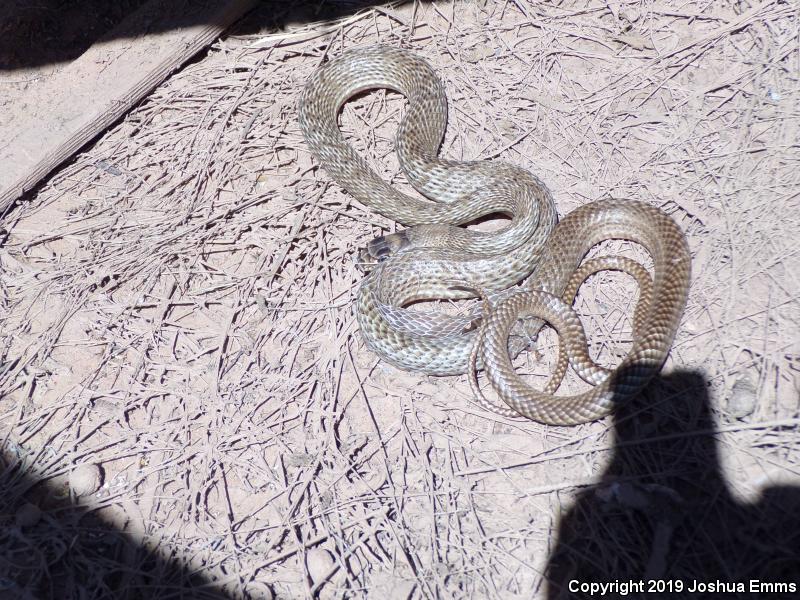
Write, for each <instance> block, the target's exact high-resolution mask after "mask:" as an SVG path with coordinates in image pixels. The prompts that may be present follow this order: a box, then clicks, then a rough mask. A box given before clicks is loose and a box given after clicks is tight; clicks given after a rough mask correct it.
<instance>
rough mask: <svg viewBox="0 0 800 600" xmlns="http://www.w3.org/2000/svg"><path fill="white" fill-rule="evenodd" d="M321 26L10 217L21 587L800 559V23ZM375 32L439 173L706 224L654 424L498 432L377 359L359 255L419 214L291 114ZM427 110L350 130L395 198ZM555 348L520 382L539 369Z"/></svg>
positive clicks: (636, 14) (446, 387)
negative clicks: (439, 125)
mask: <svg viewBox="0 0 800 600" xmlns="http://www.w3.org/2000/svg"><path fill="white" fill-rule="evenodd" d="M734 5H735V6H737V7H738V8H734ZM309 17H310V18H312V19H313V18H314V15H313V13H308V14H306V13H303V14H299V15H297V17H296V24H294V25H292V24H289V25H288V26H287V27H286V28H285V29H284V30H282V31H277V32H272V33H269V34H264V35H239V36H237V35H236V33H235V32H233V33H232V34H231V35H230V36H228V37H226V38H225V39H223V40H221V41H220V42H219V43H218V44H216V45H215V46H214V48H213V49H212V50H211V51H210V52H209V54H208V56H206V57H205V58H203V59H202V60H199V61H197V62H196V63H194V64H191V65H189V66H187V67H186V68H185V69H183V70H181V71H180V72H178V73H176V74H174V76H172V77H171V78H170V79H169V80H168V81H167V82H165V83H164V84H163V85H162V86H160V87H159V88H158V89H157V90H156V91H155V92H154V93H153V94H152V95H151V96H149V97H148V98H147V99H146V100H145V101H144V102H142V104H141V105H140V106H139V107H138V108H137V109H136V110H134V111H132V112H131V113H130V114H129V115H128V116H127V117H126V118H125V120H124V121H123V122H122V123H120V124H119V125H118V126H116V127H114V128H113V129H112V130H110V131H108V132H107V133H106V134H104V135H103V136H102V137H101V138H100V139H98V140H97V142H96V143H95V144H93V145H91V147H88V148H86V150H85V152H83V153H81V154H80V155H78V156H77V157H76V158H75V160H74V161H73V162H72V163H71V164H69V165H67V166H66V167H64V168H63V169H62V170H60V171H59V172H58V173H56V174H54V175H53V176H52V178H51V179H50V180H49V181H48V182H47V183H46V185H44V186H43V187H42V188H41V190H40V191H39V192H38V193H37V194H36V195H35V196H34V197H32V198H31V199H30V201H29V202H26V203H25V204H23V205H21V206H20V207H19V208H18V209H17V210H16V211H15V212H14V213H13V214H12V215H10V217H9V218H8V219H7V220H6V222H5V223H4V224H3V228H2V230H0V234H2V235H0V241H1V244H2V245H0V267H1V268H2V272H1V273H0V332H2V337H1V338H0V397H2V401H0V440H2V443H3V447H2V456H3V459H2V460H3V462H2V463H0V464H1V465H2V466H3V471H2V480H0V482H1V483H2V485H3V498H2V499H0V502H1V503H2V507H3V511H2V513H1V514H0V519H2V522H3V525H4V527H5V526H7V527H5V529H4V532H3V533H0V546H2V547H3V548H4V551H3V552H2V553H0V555H2V556H0V593H7V594H11V595H10V596H8V597H29V598H48V597H106V595H107V594H110V593H111V592H110V590H113V589H115V587H125V588H126V589H127V590H128V592H127V593H128V596H129V597H147V598H178V597H189V595H190V594H189V593H188V592H187V591H186V590H187V589H188V587H189V586H195V591H194V592H192V595H191V597H205V596H203V595H202V594H207V595H208V597H224V598H240V597H245V596H247V597H253V598H270V597H273V596H274V597H277V598H303V597H313V596H320V597H323V598H335V597H342V596H347V597H371V598H393V599H402V598H409V597H417V598H420V597H442V598H530V597H551V598H555V597H560V596H558V594H559V590H561V588H560V587H559V586H560V585H561V584H563V582H564V581H566V580H567V579H568V578H577V579H580V580H586V581H594V580H597V579H598V578H599V577H601V575H602V574H604V579H605V580H608V581H613V580H615V579H618V578H627V577H645V576H647V577H650V578H655V579H658V578H664V577H672V578H675V579H682V580H683V581H686V582H687V584H688V582H689V581H690V580H691V579H692V577H696V578H703V577H710V576H712V575H713V576H719V577H723V578H727V579H726V580H727V581H734V580H738V579H740V578H741V577H745V576H746V575H748V574H752V573H756V574H758V575H759V576H761V577H762V578H769V577H771V578H772V580H774V581H788V579H787V578H788V577H790V574H791V573H792V572H794V573H795V574H796V573H797V572H800V571H793V570H792V569H793V568H794V567H792V568H789V567H787V566H786V565H794V564H795V563H791V561H792V560H793V559H794V558H796V556H797V555H796V553H795V554H793V553H792V552H790V550H789V549H790V548H792V547H793V548H798V547H800V524H798V523H797V514H799V513H798V511H797V510H794V511H791V510H788V509H787V508H786V506H789V505H787V504H786V503H783V504H781V503H780V502H778V503H777V504H773V503H772V500H773V499H774V496H775V495H774V494H773V493H772V491H774V490H776V489H780V490H782V491H783V492H785V494H784V496H785V497H786V498H788V500H787V501H788V502H794V503H795V504H794V505H791V506H796V507H797V508H800V500H798V496H799V495H800V492H798V491H797V490H798V488H797V487H796V486H797V485H798V484H800V467H798V463H800V447H799V446H798V445H800V437H798V435H797V433H798V425H800V415H799V414H798V409H799V403H798V397H799V396H800V383H798V381H799V380H798V376H799V375H800V374H799V373H798V372H799V371H800V326H799V325H798V323H800V319H799V318H798V316H799V315H800V306H799V305H800V300H798V295H799V293H800V280H799V279H798V273H800V255H799V254H798V249H797V243H796V242H797V239H798V233H797V232H798V231H800V198H799V197H798V189H799V188H798V183H800V168H798V167H800V148H799V147H798V145H797V140H798V136H799V134H800V128H799V125H800V112H798V107H799V106H800V83H799V82H798V73H800V52H799V51H798V36H797V31H798V13H797V9H796V8H794V7H792V6H791V3H781V2H772V1H767V2H764V3H762V4H758V5H756V4H747V3H741V4H736V3H730V4H727V3H725V4H724V5H723V4H722V3H720V4H715V3H700V2H695V3H688V4H687V3H681V4H678V3H675V4H669V5H668V4H653V3H647V4H644V3H622V2H608V3H600V4H592V5H591V6H590V7H588V8H587V7H586V3H583V2H574V3H569V2H567V3H560V4H559V5H558V6H557V7H556V6H549V5H540V4H534V3H530V2H527V0H516V1H514V2H478V1H470V2H468V1H463V2H455V3H446V2H437V3H434V4H429V3H422V2H420V3H415V4H409V5H404V6H394V7H391V8H378V9H374V10H366V11H362V12H358V13H356V14H354V15H349V16H346V17H345V18H343V19H342V20H340V21H338V22H336V23H332V24H331V23H319V22H316V23H311V24H306V20H307V19H308V18H309ZM377 42H382V43H387V44H398V45H402V46H404V47H407V48H410V49H413V50H415V51H416V52H418V53H419V54H421V55H423V56H424V57H425V58H427V59H428V60H429V61H430V62H431V63H432V64H433V65H434V66H435V68H436V69H437V71H438V73H439V74H440V75H441V77H442V78H443V80H444V81H445V83H446V87H447V91H448V95H449V101H450V121H449V127H448V134H447V138H446V141H445V144H444V146H443V149H442V153H443V154H444V155H445V156H448V157H452V158H456V159H464V160H467V159H480V160H506V161H510V162H513V163H515V164H518V165H522V166H524V167H526V168H529V169H530V170H532V171H533V172H534V173H536V175H538V176H539V177H540V178H541V179H542V180H543V181H544V182H545V183H546V184H547V185H548V186H549V187H550V188H551V190H552V192H553V194H554V197H555V199H556V203H557V205H558V210H559V214H560V215H564V214H566V213H567V212H569V211H570V210H572V209H574V208H575V207H577V206H580V205H582V204H584V203H586V202H589V201H592V200H595V199H600V198H606V197H627V198H635V199H639V200H643V201H646V202H649V203H651V204H653V205H655V206H659V207H661V208H662V209H663V210H665V211H666V212H668V213H669V214H670V215H671V216H672V217H673V218H674V219H676V221H677V222H678V223H679V224H680V225H681V227H682V228H683V229H684V231H685V232H686V234H687V236H688V239H689V244H690V247H691V251H692V255H693V277H692V288H691V292H690V297H689V303H688V306H687V309H686V313H685V315H684V318H683V322H682V325H681V328H680V330H679V333H678V337H677V340H676V342H675V345H674V348H673V351H672V353H671V357H670V359H669V361H668V363H667V365H666V367H665V371H664V377H662V378H661V380H660V381H658V382H656V383H655V384H654V385H653V389H652V390H651V391H650V392H648V393H646V394H644V395H643V397H642V399H641V401H640V402H639V403H638V404H637V403H634V406H635V409H633V410H632V411H631V410H628V412H626V413H624V414H623V415H622V416H619V415H618V416H617V417H616V418H613V419H612V418H609V419H605V420H603V421H600V422H596V423H592V424H588V425H583V426H578V427H571V428H561V427H547V426H543V425H539V424H536V423H529V422H522V423H520V422H513V421H507V420H504V419H500V418H497V417H495V416H494V415H492V414H488V413H486V412H484V411H483V410H481V409H480V408H479V407H477V406H475V404H473V403H472V402H471V395H470V390H469V385H468V383H467V381H466V378H465V377H459V378H438V379H437V378H426V377H423V376H419V375H415V374H409V373H403V372H400V371H398V370H396V369H394V368H392V367H390V366H388V365H386V364H384V363H382V362H381V361H379V360H378V359H377V358H376V357H375V356H374V355H373V354H371V353H370V352H369V351H368V350H366V348H365V347H364V345H363V343H362V341H361V339H360V336H359V333H358V328H357V325H356V322H355V319H354V316H353V309H352V300H353V295H354V292H355V290H356V287H357V285H358V282H359V280H360V278H361V274H360V273H359V272H358V271H357V270H356V269H355V268H354V266H353V256H354V253H355V251H356V250H357V249H358V248H359V247H360V246H362V245H363V244H365V243H366V242H367V241H368V240H369V239H371V238H372V237H374V236H376V235H379V234H380V233H381V232H385V231H391V230H393V229H394V228H395V227H396V224H393V223H391V222H389V221H388V220H386V219H384V218H382V217H380V216H378V215H376V214H374V213H373V212H371V211H370V210H369V209H367V208H366V207H363V206H360V205H358V204H356V203H355V202H354V201H353V200H352V199H351V198H350V197H349V196H348V195H347V194H346V193H344V192H343V191H342V190H341V189H340V188H339V187H338V186H337V185H335V184H333V183H332V182H331V180H330V179H329V178H328V176H327V175H326V174H325V173H324V172H323V171H321V170H320V169H318V168H317V165H316V163H315V161H314V159H313V157H311V156H310V155H309V152H308V150H307V149H306V147H305V144H304V142H303V138H302V135H301V134H300V131H299V129H298V126H297V120H296V115H297V111H296V103H297V100H298V95H299V90H300V89H301V87H302V85H303V83H304V82H305V80H306V79H307V77H308V76H309V74H310V73H311V72H312V71H313V70H314V69H315V68H316V67H317V66H318V65H319V64H320V62H321V61H323V60H324V59H325V57H327V56H333V55H336V54H338V53H339V52H341V51H342V50H344V49H347V48H350V47H353V46H357V45H363V44H371V43H377ZM403 105H404V104H403V99H402V98H401V97H399V96H398V95H396V94H392V93H388V92H375V93H370V94H366V95H364V96H362V97H360V98H358V99H357V100H355V101H353V102H351V103H349V104H348V105H347V106H346V107H345V109H344V113H343V116H342V124H343V128H344V130H345V131H346V132H347V135H348V137H349V139H350V140H351V141H352V143H353V144H354V145H355V146H356V147H357V148H358V149H359V151H360V152H362V153H363V154H364V155H365V156H366V157H367V158H368V159H369V160H370V161H371V162H372V164H374V165H375V166H376V168H378V169H380V172H382V173H383V174H384V176H385V177H386V179H387V180H389V181H391V182H393V183H395V184H397V185H398V186H400V187H403V188H404V189H405V187H404V186H405V183H404V179H403V175H402V173H401V172H400V170H399V168H398V166H397V162H396V159H395V158H394V156H393V154H392V138H393V135H394V131H395V129H396V126H397V122H398V118H399V115H400V114H401V113H402V110H403ZM608 246H609V247H612V248H622V249H623V250H625V249H626V248H627V245H626V244H622V243H614V244H609V245H608ZM633 289H634V288H633V287H632V286H631V284H630V282H629V281H628V280H627V279H626V278H625V276H623V275H616V274H602V275H598V276H596V277H593V278H592V279H591V280H590V281H589V282H588V283H587V284H586V285H585V286H584V289H583V290H582V294H581V298H580V299H579V302H578V304H577V306H578V309H579V310H580V312H581V314H582V315H583V316H584V318H585V321H586V327H587V329H588V330H589V331H590V332H591V337H592V352H593V353H594V355H595V356H597V357H599V359H600V360H601V361H603V362H604V363H605V364H613V363H614V361H618V360H619V355H620V353H621V352H624V350H625V348H626V344H627V343H628V341H629V338H630V318H631V316H632V311H633V306H634V299H635V293H632V290H633ZM551 338H552V336H550V338H546V339H545V340H543V341H542V342H541V343H540V348H539V349H538V352H536V353H533V354H531V355H528V357H527V358H526V359H525V360H523V361H521V363H520V366H521V369H522V370H523V371H524V372H526V373H528V376H529V377H530V380H531V381H532V382H536V381H543V380H544V378H545V377H546V374H547V364H548V360H550V361H551V360H552V354H553V352H552V348H551V347H550V346H551V345H552V344H549V343H545V342H547V341H548V340H550V341H552V339H551ZM548 357H549V358H548ZM664 444H668V445H666V446H665V445H664ZM77 467H81V468H80V469H77V471H76V468H77ZM95 467H98V468H99V469H98V470H97V471H96V472H95V471H94V468H95ZM95 475H97V476H99V479H98V480H96V481H93V479H92V478H93V476H95ZM97 486H100V487H99V489H98V488H97ZM765 498H766V500H765ZM786 498H784V500H785V499H786ZM767 500H769V502H768V501H767ZM781 502H783V500H782V501H781ZM665 506H666V507H667V508H665ZM781 511H783V512H781ZM667 514H668V515H670V516H669V518H666V517H664V515H667ZM692 515H694V516H692ZM715 515H716V516H719V515H722V516H723V517H725V519H726V521H725V522H726V523H727V522H730V523H740V524H743V527H745V529H742V530H741V531H742V532H744V531H748V532H749V534H748V535H744V534H742V535H741V536H739V537H736V536H733V534H730V535H729V534H727V533H725V534H723V533H722V532H723V529H725V527H724V526H723V525H720V526H719V527H717V525H716V524H715V523H716V522H715ZM693 519H694V520H693ZM737 519H738V521H737ZM687 523H688V525H687ZM746 527H750V528H751V529H746ZM688 530H691V531H690V532H689V533H687V531H688ZM776 532H777V533H776ZM690 538H691V539H693V540H703V544H705V545H702V546H700V547H698V546H696V545H691V544H693V543H695V542H686V541H685V540H687V539H690ZM740 538H744V539H745V540H746V541H747V540H749V541H752V540H753V539H755V538H758V540H759V543H760V544H761V546H759V547H758V548H757V549H753V554H752V555H749V554H748V553H747V552H740V551H739V549H740V546H739V544H743V543H745V542H743V541H742V539H740ZM705 540H708V543H706V541H705ZM687 544H688V545H687ZM793 544H796V545H793ZM687 548H688V549H689V550H687ZM765 548H766V549H765ZM784 551H785V552H784ZM759 553H760V554H759ZM786 553H788V554H786ZM731 554H735V555H736V560H734V559H732V558H730V557H729V555H731ZM756 554H759V556H767V555H769V556H772V557H773V559H770V560H769V561H767V562H765V561H762V560H761V559H757V558H755V557H756ZM554 557H555V558H554ZM559 557H560V558H559ZM565 557H566V558H565ZM715 561H716V562H715ZM787 561H789V562H787ZM565 565H566V566H565ZM548 569H550V571H548ZM559 569H562V571H559ZM563 569H566V571H563ZM782 569H784V570H782ZM562 572H566V573H568V576H564V577H567V579H564V578H563V577H562V578H561V579H559V577H561V576H558V575H556V574H557V573H562ZM546 573H551V575H546ZM637 573H638V575H637ZM548 578H549V579H551V580H552V581H553V582H554V583H552V584H550V585H548V583H547V579H548ZM55 586H62V587H58V588H56V587H55ZM54 589H59V590H60V591H59V593H58V594H56V595H55V596H54V595H53V594H54ZM79 590H83V592H80V593H82V594H84V595H83V596H81V595H80V593H79ZM198 590H202V594H201V592H200V591H198ZM562 591H563V590H562ZM116 593H119V592H116ZM3 597H5V596H3ZM120 597H122V596H120ZM776 597H777V596H776Z"/></svg>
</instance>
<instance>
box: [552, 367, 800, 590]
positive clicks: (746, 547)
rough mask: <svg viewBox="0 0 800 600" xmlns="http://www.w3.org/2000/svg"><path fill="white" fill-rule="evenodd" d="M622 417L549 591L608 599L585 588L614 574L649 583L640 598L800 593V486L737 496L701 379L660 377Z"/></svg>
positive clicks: (569, 522) (570, 527)
mask: <svg viewBox="0 0 800 600" xmlns="http://www.w3.org/2000/svg"><path fill="white" fill-rule="evenodd" d="M613 418H614V425H615V434H616V447H615V451H614V452H615V454H614V457H613V459H612V462H611V464H610V466H609V468H608V470H607V471H606V472H605V473H604V474H603V475H602V477H601V478H600V484H599V485H598V486H597V487H593V488H592V489H590V490H587V491H584V492H582V493H580V494H579V496H578V498H577V499H576V501H575V503H574V505H573V507H572V508H571V509H570V510H569V511H568V512H567V514H566V516H564V517H563V519H562V521H561V525H560V528H559V533H558V538H557V540H556V544H555V546H554V548H555V549H554V551H553V553H552V555H551V558H550V561H549V564H548V568H547V579H548V598H549V599H550V600H556V599H562V598H589V597H595V598H597V597H601V596H600V593H599V592H596V593H595V594H594V596H591V594H590V591H591V590H590V589H588V590H587V588H586V586H588V585H591V584H592V583H595V584H601V583H606V584H609V583H613V582H615V581H618V582H620V583H622V584H624V583H626V582H630V581H633V582H639V581H644V582H645V583H644V586H643V588H642V587H640V588H635V587H629V592H630V597H633V598H660V597H663V598H720V597H725V598H761V599H765V598H797V597H799V596H800V488H797V487H791V486H777V487H769V488H767V489H764V490H763V491H762V494H761V497H760V499H759V500H758V502H756V503H754V504H744V503H741V502H740V501H738V500H737V499H736V498H734V497H733V496H732V494H731V492H730V489H729V487H728V485H727V484H726V482H725V478H724V475H723V473H722V471H721V467H720V463H719V458H718V450H717V446H718V441H717V439H716V436H715V433H714V432H715V426H714V422H713V419H712V416H711V412H710V408H709V399H708V393H707V386H706V382H705V380H704V379H703V377H701V376H700V375H699V374H697V373H694V372H690V371H679V372H677V373H675V374H672V375H669V376H666V377H658V378H656V379H655V380H654V381H653V382H652V383H651V384H650V386H648V388H647V390H645V392H644V393H643V394H640V395H639V396H637V397H636V398H634V399H633V400H632V401H630V402H628V403H626V404H625V405H624V406H621V407H620V408H619V409H618V411H617V413H616V414H615V416H614V417H613ZM768 439H769V438H766V440H765V441H767V442H768ZM648 580H652V581H653V582H654V583H652V584H648ZM751 580H758V582H759V583H757V584H753V585H754V586H755V587H753V588H751ZM670 581H672V583H671V584H670V583H668V582H670ZM678 582H680V583H678ZM695 582H697V583H695ZM581 584H584V588H583V591H581ZM737 584H740V585H737ZM712 585H713V586H717V587H716V588H712ZM720 585H721V586H722V587H721V586H720ZM670 586H671V587H670ZM679 587H682V589H681V590H678V588H679ZM606 589H609V588H606ZM610 589H611V593H609V594H607V595H606V596H605V597H612V598H617V597H621V596H622V595H623V593H624V591H625V590H624V588H621V587H618V588H610ZM670 590H671V591H670ZM755 590H757V591H755Z"/></svg>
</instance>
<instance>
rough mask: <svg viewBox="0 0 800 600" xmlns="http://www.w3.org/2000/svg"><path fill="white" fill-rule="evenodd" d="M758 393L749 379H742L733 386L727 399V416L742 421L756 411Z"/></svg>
mask: <svg viewBox="0 0 800 600" xmlns="http://www.w3.org/2000/svg"><path fill="white" fill-rule="evenodd" d="M757 400H758V391H757V389H756V386H755V384H754V383H753V382H752V381H751V380H750V378H749V377H742V378H740V379H738V380H737V381H736V383H734V384H733V387H732V388H731V396H730V398H729V399H728V414H729V415H730V416H731V417H733V418H734V419H743V418H745V417H747V416H749V415H751V414H752V413H753V411H754V410H755V409H756V402H757Z"/></svg>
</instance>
